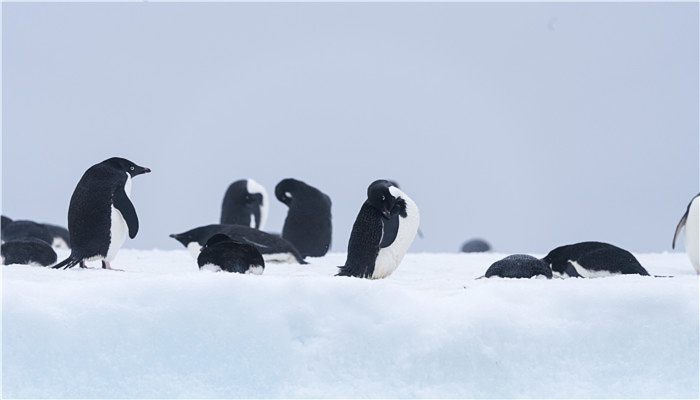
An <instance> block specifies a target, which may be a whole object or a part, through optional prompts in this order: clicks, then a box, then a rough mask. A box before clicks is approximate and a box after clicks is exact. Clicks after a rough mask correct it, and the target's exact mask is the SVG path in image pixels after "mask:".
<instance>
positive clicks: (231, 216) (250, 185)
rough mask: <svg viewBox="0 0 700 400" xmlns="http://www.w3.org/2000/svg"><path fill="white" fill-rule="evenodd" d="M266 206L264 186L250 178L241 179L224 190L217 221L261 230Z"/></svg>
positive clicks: (267, 206) (265, 219) (267, 205)
mask: <svg viewBox="0 0 700 400" xmlns="http://www.w3.org/2000/svg"><path fill="white" fill-rule="evenodd" d="M268 208H269V203H268V200H267V191H266V190H265V188H264V187H263V186H262V185H261V184H259V183H257V182H255V181H254V180H252V179H241V180H238V181H235V182H233V183H232V184H231V185H230V186H229V187H228V189H227V190H226V194H224V201H223V203H222V205H221V218H220V220H219V222H220V223H221V224H226V225H244V226H249V227H251V228H255V229H260V230H262V229H263V228H264V227H265V222H266V221H267V210H268Z"/></svg>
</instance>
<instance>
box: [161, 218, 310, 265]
mask: <svg viewBox="0 0 700 400" xmlns="http://www.w3.org/2000/svg"><path fill="white" fill-rule="evenodd" d="M219 233H221V234H224V235H226V236H228V237H229V238H231V239H232V240H234V241H236V242H240V243H246V244H250V245H253V246H255V248H257V249H258V251H259V252H260V253H261V254H262V255H263V258H264V259H265V261H267V262H297V263H299V264H306V262H305V261H304V257H302V256H301V254H299V251H298V250H297V249H296V248H295V247H294V245H293V244H291V243H289V242H288V241H286V240H284V239H283V238H281V237H279V236H275V235H271V234H269V233H266V232H263V231H259V230H257V229H253V228H249V227H247V226H243V225H221V224H212V225H205V226H200V227H197V228H194V229H190V230H189V231H187V232H183V233H177V234H175V233H174V234H172V235H170V237H171V238H173V239H175V240H177V241H178V242H180V243H181V244H182V245H183V246H185V247H186V248H187V250H189V251H190V254H192V256H193V257H194V258H195V259H196V258H198V257H199V253H200V251H201V250H202V247H204V245H205V244H206V243H207V241H208V240H209V239H210V238H211V237H213V236H214V235H216V234H219Z"/></svg>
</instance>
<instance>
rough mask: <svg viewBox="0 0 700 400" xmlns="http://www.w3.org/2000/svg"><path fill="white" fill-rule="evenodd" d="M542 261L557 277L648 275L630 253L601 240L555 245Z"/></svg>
mask: <svg viewBox="0 0 700 400" xmlns="http://www.w3.org/2000/svg"><path fill="white" fill-rule="evenodd" d="M542 261H544V262H545V263H546V264H547V265H549V266H550V267H551V268H552V272H554V273H556V274H558V275H559V276H569V277H572V278H599V277H605V276H611V275H620V274H622V275H628V274H638V275H649V273H648V272H647V270H646V269H644V267H642V265H641V264H640V263H639V261H637V259H636V258H635V257H634V255H632V253H630V252H629V251H627V250H624V249H621V248H619V247H617V246H613V245H611V244H609V243H602V242H581V243H575V244H570V245H566V246H561V247H557V248H556V249H554V250H552V251H550V252H549V254H547V255H546V256H545V257H544V258H543V259H542Z"/></svg>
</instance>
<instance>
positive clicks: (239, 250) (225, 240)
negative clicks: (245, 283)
mask: <svg viewBox="0 0 700 400" xmlns="http://www.w3.org/2000/svg"><path fill="white" fill-rule="evenodd" d="M197 265H199V269H205V270H209V271H215V272H216V271H227V272H237V273H239V274H255V275H260V274H262V273H263V270H264V269H265V261H263V257H262V255H261V254H260V252H259V251H258V249H256V248H255V246H252V245H249V244H245V243H239V242H235V241H233V240H231V238H230V237H228V236H226V235H224V234H221V233H218V234H216V235H214V236H212V237H211V238H209V240H207V243H206V244H205V245H204V247H202V251H201V252H200V253H199V256H198V257H197Z"/></svg>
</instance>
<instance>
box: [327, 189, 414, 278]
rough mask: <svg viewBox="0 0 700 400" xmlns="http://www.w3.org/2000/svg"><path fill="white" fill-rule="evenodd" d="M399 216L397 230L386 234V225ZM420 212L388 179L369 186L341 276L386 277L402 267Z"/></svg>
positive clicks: (353, 230) (351, 235) (352, 234)
mask: <svg viewBox="0 0 700 400" xmlns="http://www.w3.org/2000/svg"><path fill="white" fill-rule="evenodd" d="M395 215H398V216H399V218H398V221H399V224H398V229H397V230H396V233H395V234H393V235H391V236H386V235H385V232H384V224H385V223H386V222H387V221H389V220H391V218H392V217H393V216H395ZM419 224H420V213H419V211H418V206H416V203H414V202H413V200H411V198H410V197H408V196H407V195H406V193H404V192H402V191H401V190H400V189H399V188H397V187H396V186H394V185H393V184H392V183H391V182H389V181H387V180H378V181H375V182H373V183H372V184H371V185H369V187H368V188H367V200H366V201H365V202H364V204H363V205H362V207H361V208H360V213H359V214H358V215H357V219H355V224H354V225H353V227H352V233H351V234H350V241H349V243H348V256H347V260H346V261H345V265H343V266H341V267H339V268H340V272H339V273H338V275H339V276H354V277H358V278H372V279H378V278H386V277H387V276H389V275H391V273H392V272H394V270H396V268H397V267H398V266H399V264H400V263H401V260H402V259H403V257H404V255H405V254H406V251H407V250H408V248H409V246H411V243H413V239H415V237H416V232H417V231H418V225H419Z"/></svg>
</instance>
